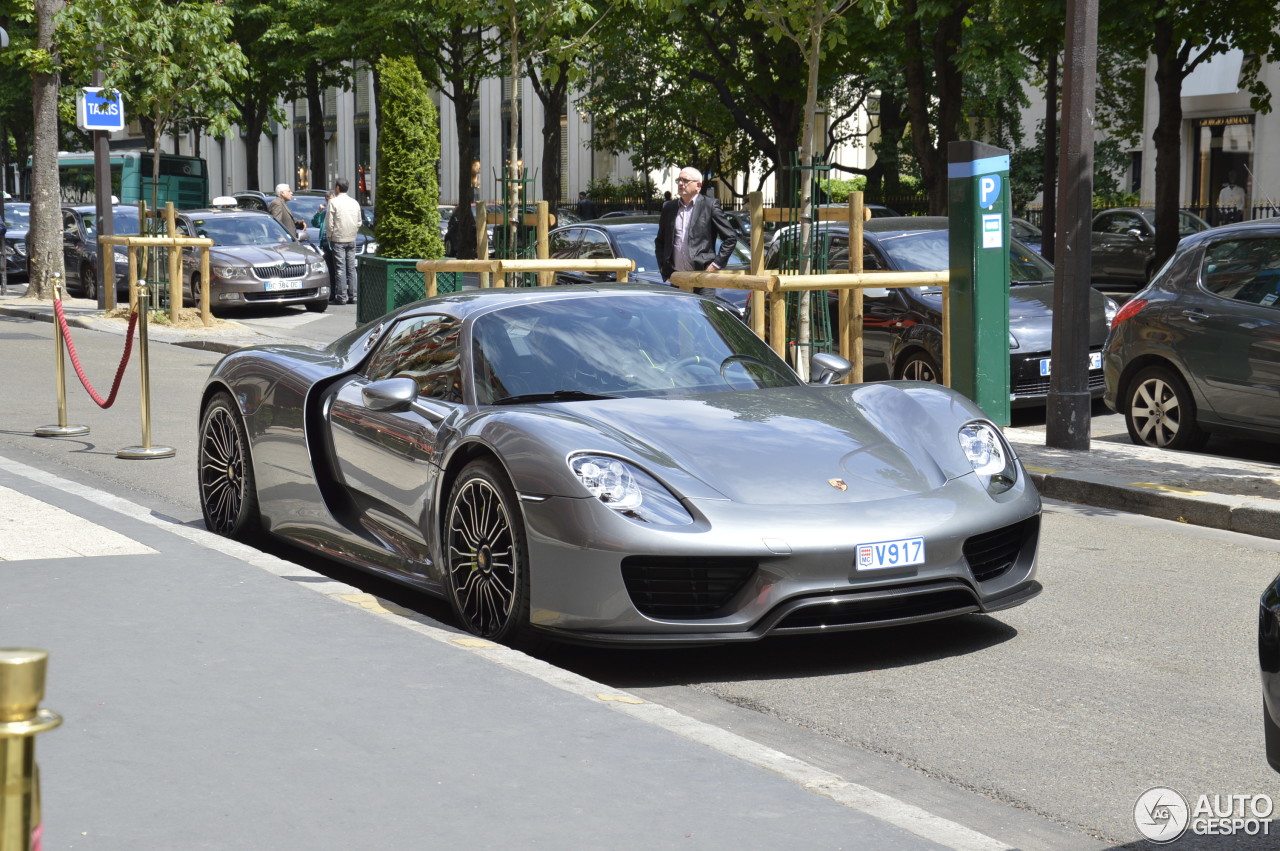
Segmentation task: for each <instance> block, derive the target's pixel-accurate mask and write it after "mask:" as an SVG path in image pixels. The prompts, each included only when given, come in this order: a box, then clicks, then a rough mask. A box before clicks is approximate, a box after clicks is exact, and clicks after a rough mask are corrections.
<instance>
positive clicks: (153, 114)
mask: <svg viewBox="0 0 1280 851" xmlns="http://www.w3.org/2000/svg"><path fill="white" fill-rule="evenodd" d="M230 34H231V13H230V10H229V9H228V8H227V7H226V6H224V5H223V4H222V3H221V2H218V0H185V2H180V3H173V2H169V0H80V2H77V3H75V4H73V5H71V6H68V7H67V8H66V11H65V12H64V13H63V14H62V15H61V16H60V17H59V36H60V38H59V44H60V46H61V48H62V51H63V55H64V57H65V59H66V61H67V63H68V65H69V67H70V68H71V69H73V71H74V72H77V73H79V74H80V75H81V76H87V75H88V72H89V70H90V69H91V68H95V67H99V66H101V68H102V71H103V81H102V85H103V86H104V87H105V88H107V89H113V90H117V91H122V92H127V93H128V96H127V100H126V107H127V108H131V109H132V110H133V111H134V113H135V114H137V115H138V116H139V117H140V118H142V119H144V120H143V129H144V132H145V133H146V136H147V146H148V147H149V148H151V150H152V151H153V152H154V153H155V154H157V156H153V157H152V158H151V168H152V174H151V176H152V206H153V207H154V206H155V204H156V199H157V197H158V196H157V193H158V191H159V182H160V157H159V156H158V154H159V153H160V140H161V139H162V138H163V137H164V134H165V133H166V132H168V131H169V130H170V129H171V128H173V127H175V126H177V124H178V123H179V122H181V121H184V120H190V119H195V118H198V119H200V120H201V122H202V123H204V124H205V125H206V126H208V128H209V129H210V131H211V132H214V133H220V132H221V133H225V132H226V131H227V130H229V129H230V126H231V122H232V121H233V120H234V119H235V118H236V117H237V116H236V114H235V108H234V107H233V106H232V104H231V100H230V95H231V84H232V82H233V81H236V80H239V79H241V78H242V77H243V76H244V75H245V58H244V53H243V52H242V51H241V50H240V46H239V45H238V44H236V43H235V42H233V41H231V39H230ZM193 81H199V85H193V84H192V83H193Z"/></svg>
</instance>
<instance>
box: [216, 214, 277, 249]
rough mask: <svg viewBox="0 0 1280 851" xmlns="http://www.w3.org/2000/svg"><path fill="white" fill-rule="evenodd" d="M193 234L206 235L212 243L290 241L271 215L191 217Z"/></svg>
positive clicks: (256, 243) (251, 243)
mask: <svg viewBox="0 0 1280 851" xmlns="http://www.w3.org/2000/svg"><path fill="white" fill-rule="evenodd" d="M191 224H192V226H193V227H194V228H195V235H196V236H202V237H208V238H209V239H212V240H213V243H214V245H279V244H280V243H283V242H292V241H293V240H292V239H291V238H290V236H289V233H288V231H286V230H285V229H284V227H282V226H281V224H280V223H279V222H278V221H276V220H275V219H274V218H273V217H271V216H264V215H262V214H261V213H258V214H250V215H245V216H210V217H209V218H207V219H196V218H193V219H191Z"/></svg>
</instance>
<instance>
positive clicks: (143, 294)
mask: <svg viewBox="0 0 1280 851" xmlns="http://www.w3.org/2000/svg"><path fill="white" fill-rule="evenodd" d="M149 309H150V291H149V290H148V289H147V282H146V281H138V367H139V369H140V370H141V371H142V445H141V446H126V447H125V448H124V449H120V450H117V451H116V457H117V458H125V459H128V460H130V461H136V460H140V459H144V458H172V457H173V456H174V454H175V452H176V450H174V448H173V447H172V446H152V445H151V365H150V359H149V358H148V357H147V311H148V310H149Z"/></svg>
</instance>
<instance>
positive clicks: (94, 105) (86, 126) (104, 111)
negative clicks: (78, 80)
mask: <svg viewBox="0 0 1280 851" xmlns="http://www.w3.org/2000/svg"><path fill="white" fill-rule="evenodd" d="M102 92H103V90H102V89H101V88H84V89H81V90H80V91H79V93H78V94H77V96H76V126H77V127H79V128H80V129H81V130H105V131H107V132H115V131H117V130H123V129H124V96H123V95H121V94H120V92H115V93H113V94H110V95H104V94H103V93H102Z"/></svg>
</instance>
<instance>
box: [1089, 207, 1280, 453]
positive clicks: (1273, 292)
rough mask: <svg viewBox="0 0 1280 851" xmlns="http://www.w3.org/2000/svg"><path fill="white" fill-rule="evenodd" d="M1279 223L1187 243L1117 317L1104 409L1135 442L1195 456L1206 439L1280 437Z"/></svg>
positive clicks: (1236, 228) (1228, 228)
mask: <svg viewBox="0 0 1280 851" xmlns="http://www.w3.org/2000/svg"><path fill="white" fill-rule="evenodd" d="M1277 340H1280V219H1261V220H1258V221H1253V222H1245V223H1241V224H1234V225H1223V226H1222V227H1217V228H1214V229H1212V230H1207V231H1202V232H1200V233H1197V234H1194V235H1192V236H1189V237H1186V238H1184V239H1183V240H1182V243H1181V244H1180V245H1179V246H1178V250H1177V252H1175V253H1174V255H1173V257H1172V258H1171V259H1170V261H1169V263H1167V264H1166V265H1165V266H1164V268H1163V269H1161V270H1160V272H1159V273H1158V274H1157V275H1156V277H1155V278H1154V279H1153V280H1152V281H1151V283H1150V284H1149V285H1148V286H1147V287H1146V288H1145V289H1143V290H1142V291H1141V292H1139V293H1137V294H1136V295H1134V296H1133V298H1132V299H1130V300H1129V302H1128V303H1126V304H1125V306H1124V307H1123V308H1122V309H1121V310H1120V313H1119V314H1118V315H1117V316H1116V318H1115V321H1114V322H1113V323H1112V328H1111V335H1110V336H1109V337H1108V338H1107V347H1106V352H1105V355H1104V358H1103V360H1104V368H1105V370H1106V378H1107V396H1106V399H1107V404H1108V405H1110V406H1111V407H1112V408H1114V409H1115V410H1116V411H1119V412H1120V413H1121V414H1123V415H1124V417H1125V421H1126V422H1127V423H1128V426H1129V436H1130V437H1131V438H1132V439H1133V441H1134V443H1139V444H1144V445H1147V446H1162V447H1166V448H1169V449H1197V448H1199V447H1200V446H1202V445H1203V444H1204V441H1205V439H1206V437H1207V434H1208V433H1209V432H1223V433H1231V434H1239V435H1243V436H1247V437H1253V438H1262V439H1269V440H1274V439H1277V438H1280V356H1278V354H1277V353H1278V352H1280V344H1277Z"/></svg>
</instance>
